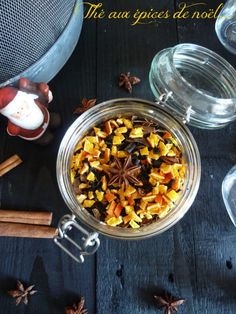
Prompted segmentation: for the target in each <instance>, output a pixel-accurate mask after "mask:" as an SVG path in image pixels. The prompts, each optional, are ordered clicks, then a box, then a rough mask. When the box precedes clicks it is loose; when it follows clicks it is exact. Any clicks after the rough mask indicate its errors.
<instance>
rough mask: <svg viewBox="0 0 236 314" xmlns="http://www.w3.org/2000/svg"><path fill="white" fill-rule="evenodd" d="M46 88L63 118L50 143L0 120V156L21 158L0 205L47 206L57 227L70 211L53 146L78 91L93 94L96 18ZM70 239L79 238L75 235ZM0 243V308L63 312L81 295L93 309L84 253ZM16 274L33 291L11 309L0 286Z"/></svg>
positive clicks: (44, 244) (90, 267) (32, 243)
mask: <svg viewBox="0 0 236 314" xmlns="http://www.w3.org/2000/svg"><path fill="white" fill-rule="evenodd" d="M50 88H51V90H52V91H53V94H54V101H53V104H52V105H51V106H50V107H51V109H52V110H55V111H57V112H60V114H61V116H62V122H63V123H62V126H61V128H60V129H59V130H57V131H56V133H55V136H56V138H55V141H54V142H53V143H52V144H51V145H49V146H48V147H40V146H36V145H35V144H33V143H30V142H26V141H23V140H21V139H19V138H11V137H9V136H8V135H6V131H5V126H3V123H1V125H0V128H1V133H0V139H3V141H1V144H0V145H1V149H0V158H1V160H4V159H6V158H7V157H9V156H11V155H12V154H13V153H18V154H19V155H20V156H21V157H22V159H23V161H24V162H23V164H22V167H17V168H16V169H14V170H12V171H11V173H9V174H7V175H6V176H4V177H3V178H1V181H0V204H1V208H14V209H19V210H20V209H24V210H31V209H35V210H37V209H45V210H53V212H54V219H53V225H54V226H57V223H58V221H59V219H60V218H61V216H62V215H64V214H68V213H70V211H69V210H68V209H67V208H66V206H65V203H64V201H63V200H62V197H61V196H60V193H59V190H58V186H57V182H56V169H55V165H56V156H57V150H58V146H59V143H60V141H61V138H62V136H63V135H64V133H65V132H66V130H67V128H68V126H69V125H70V124H71V123H72V122H73V121H74V120H75V119H76V116H75V115H73V110H74V108H75V107H77V106H79V104H80V102H81V99H82V98H83V97H84V96H86V97H88V98H90V97H95V96H96V21H91V22H89V23H87V21H85V22H84V26H83V32H82V35H81V37H80V41H79V43H78V45H77V47H76V49H75V51H74V53H73V55H72V57H71V58H70V59H69V61H68V63H67V64H66V65H65V67H64V68H63V70H62V71H61V72H60V73H59V74H58V75H57V76H56V77H55V78H54V79H53V80H52V82H51V83H50ZM1 119H2V118H1ZM3 120H4V119H3ZM1 121H2V120H1ZM3 134H4V135H3ZM75 238H76V239H80V237H79V235H76V234H75ZM0 248H1V256H2V258H1V259H0V291H1V295H0V303H1V310H0V313H9V314H11V313H12V314H13V313H16V311H17V313H22V314H23V313H27V314H29V313H34V314H39V313H40V314H42V313H45V314H47V313H50V314H54V313H55V314H56V313H63V311H64V307H65V306H66V305H69V304H72V303H73V302H75V301H78V300H79V298H80V296H84V297H85V299H86V308H87V309H88V311H89V313H93V312H95V286H96V285H95V280H96V277H95V257H91V258H90V257H88V258H87V262H86V264H85V265H82V266H79V265H78V264H77V263H75V262H73V261H72V260H71V258H69V257H68V256H67V255H66V254H65V253H63V252H62V251H61V250H60V249H59V248H58V247H57V246H56V245H55V244H54V243H53V241H47V240H44V241H43V240H28V239H25V240H23V239H2V238H1V239H0ZM17 279H20V280H22V282H25V283H26V284H31V283H32V284H35V288H36V289H37V290H38V293H37V294H36V295H34V296H32V299H31V300H30V302H29V305H28V307H26V306H24V305H21V306H19V307H18V308H17V310H16V307H15V305H14V300H12V299H11V298H10V297H8V296H6V291H7V290H9V289H12V288H14V285H15V283H16V280H17Z"/></svg>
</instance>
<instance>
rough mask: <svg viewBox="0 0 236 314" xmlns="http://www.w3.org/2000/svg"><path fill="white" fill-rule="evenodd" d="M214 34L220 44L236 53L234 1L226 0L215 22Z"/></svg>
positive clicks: (235, 3) (235, 4)
mask: <svg viewBox="0 0 236 314" xmlns="http://www.w3.org/2000/svg"><path fill="white" fill-rule="evenodd" d="M215 30H216V34H217V36H218V38H219V40H220V42H221V43H222V45H223V46H224V47H225V48H226V49H227V50H229V51H230V52H232V53H234V54H236V2H235V0H228V1H227V2H226V3H225V5H224V7H223V9H222V10H221V11H220V14H219V15H218V17H217V19H216V23H215Z"/></svg>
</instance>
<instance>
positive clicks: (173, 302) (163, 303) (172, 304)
mask: <svg viewBox="0 0 236 314" xmlns="http://www.w3.org/2000/svg"><path fill="white" fill-rule="evenodd" d="M154 298H155V299H156V300H157V303H158V306H159V307H160V309H162V308H164V307H165V314H171V313H172V312H178V309H177V307H178V306H179V305H181V304H183V303H184V302H185V300H184V299H174V298H173V297H172V296H171V295H170V294H167V293H166V294H165V296H164V297H162V296H157V295H154Z"/></svg>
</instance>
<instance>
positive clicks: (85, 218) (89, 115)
mask: <svg viewBox="0 0 236 314" xmlns="http://www.w3.org/2000/svg"><path fill="white" fill-rule="evenodd" d="M131 115H137V116H140V117H143V118H147V119H149V120H150V119H151V120H154V121H155V122H157V123H158V124H159V125H161V126H162V127H164V128H165V129H167V130H169V131H171V132H172V134H173V136H174V137H175V138H176V140H177V141H178V143H179V145H180V147H181V149H182V151H183V158H184V160H185V161H186V165H187V170H186V179H185V184H184V189H183V192H182V196H181V198H180V200H179V202H178V203H177V204H176V206H175V207H174V208H173V209H172V210H171V211H170V212H169V213H168V214H167V215H166V216H165V217H164V218H162V219H160V220H158V221H157V222H153V223H151V224H150V225H146V226H145V225H144V226H142V227H141V228H139V229H129V228H122V227H111V226H108V225H107V224H105V223H103V222H101V221H99V220H97V219H96V218H95V217H94V216H92V215H91V214H89V213H88V211H87V210H86V209H85V208H83V207H82V206H81V205H80V204H79V203H78V201H77V199H76V195H75V193H74V191H73V188H72V184H71V178H70V161H71V158H72V155H73V152H74V149H75V146H76V144H77V143H78V141H79V140H80V139H82V138H83V137H84V136H85V134H87V132H88V131H89V130H90V129H91V128H92V127H93V126H96V125H98V124H99V123H101V122H102V121H105V120H107V119H110V118H114V117H119V116H122V117H123V116H131ZM200 172H201V166H200V156H199V151H198V148H197V145H196V142H195V140H194V138H193V136H192V135H191V133H190V131H189V130H188V128H187V127H186V126H185V125H183V124H182V123H181V122H180V121H179V120H178V119H176V118H175V117H174V116H172V115H171V114H170V113H169V112H168V111H166V110H165V109H163V108H162V107H161V106H158V105H157V104H155V103H152V102H149V101H146V100H141V99H115V100H110V101H106V102H103V103H101V104H99V105H96V106H95V107H93V108H91V109H90V110H88V111H86V112H85V113H83V114H82V115H81V116H80V117H79V118H78V119H77V120H76V121H75V122H74V123H73V124H72V125H71V127H70V128H69V129H68V131H67V132H66V134H65V136H64V138H63V140H62V142H61V145H60V148H59V152H58V158H57V180H58V184H59V188H60V191H61V194H62V196H63V198H64V201H65V202H66V204H67V206H68V207H69V209H70V210H71V211H72V213H73V214H74V215H75V217H76V218H78V220H79V221H81V222H82V223H84V224H85V225H87V226H88V227H89V228H91V229H93V230H95V231H97V232H99V233H102V234H104V235H107V236H110V237H114V238H119V239H126V240H128V239H143V238H147V237H150V236H154V235H157V234H159V233H161V232H164V231H166V230H167V229H169V228H170V227H171V226H173V225H174V224H175V223H176V222H177V221H179V220H180V219H181V218H182V217H183V216H184V215H185V213H186V212H187V211H188V209H189V208H190V206H191V205H192V203H193V201H194V199H195V196H196V194H197V191H198V188H199V182H200Z"/></svg>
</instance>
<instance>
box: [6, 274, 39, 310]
mask: <svg viewBox="0 0 236 314" xmlns="http://www.w3.org/2000/svg"><path fill="white" fill-rule="evenodd" d="M33 288H34V285H32V286H29V287H28V288H24V286H23V284H22V283H21V282H20V281H19V280H17V283H16V290H10V291H8V294H9V295H10V296H11V297H13V298H15V299H16V305H18V304H20V302H21V301H23V303H24V304H28V298H29V296H30V295H33V294H35V293H36V292H37V290H33Z"/></svg>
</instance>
